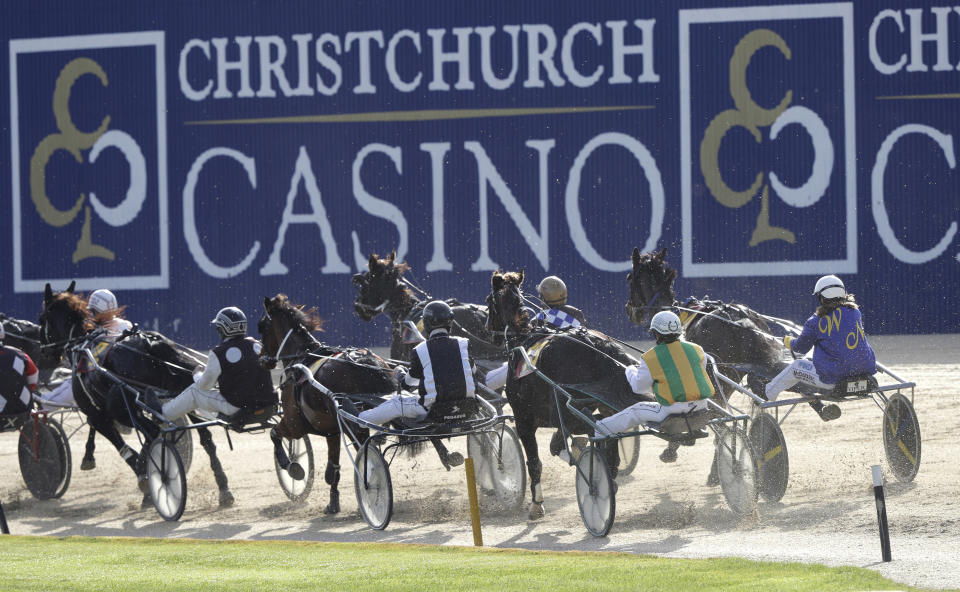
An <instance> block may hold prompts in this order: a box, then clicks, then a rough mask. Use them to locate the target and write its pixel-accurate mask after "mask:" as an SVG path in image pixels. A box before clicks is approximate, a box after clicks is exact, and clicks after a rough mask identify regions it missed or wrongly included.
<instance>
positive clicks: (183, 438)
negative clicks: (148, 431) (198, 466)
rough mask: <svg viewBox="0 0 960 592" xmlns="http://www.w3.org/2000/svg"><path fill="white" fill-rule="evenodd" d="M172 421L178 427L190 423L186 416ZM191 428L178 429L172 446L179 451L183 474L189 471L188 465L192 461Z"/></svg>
mask: <svg viewBox="0 0 960 592" xmlns="http://www.w3.org/2000/svg"><path fill="white" fill-rule="evenodd" d="M173 423H175V424H177V425H178V426H180V427H186V426H188V425H190V420H189V419H187V418H186V417H181V418H180V419H177V420H176V421H174V422H173ZM192 434H193V430H179V431H177V432H176V436H175V438H176V440H175V443H174V446H176V447H177V452H179V453H180V462H182V463H183V474H184V475H186V474H187V473H189V472H190V465H191V464H192V463H193V435H192Z"/></svg>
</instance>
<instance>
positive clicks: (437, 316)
mask: <svg viewBox="0 0 960 592" xmlns="http://www.w3.org/2000/svg"><path fill="white" fill-rule="evenodd" d="M452 325H453V309H452V308H450V305H449V304H447V303H446V302H444V301H443V300H434V301H433V302H431V303H429V304H427V306H426V308H424V309H423V330H424V331H426V333H427V337H429V336H430V333H432V332H433V330H434V329H446V330H447V331H449V330H450V327H451V326H452Z"/></svg>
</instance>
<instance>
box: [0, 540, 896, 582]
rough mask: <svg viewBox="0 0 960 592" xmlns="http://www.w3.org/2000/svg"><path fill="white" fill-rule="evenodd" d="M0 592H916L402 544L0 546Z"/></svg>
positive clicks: (601, 558) (710, 567)
mask: <svg viewBox="0 0 960 592" xmlns="http://www.w3.org/2000/svg"><path fill="white" fill-rule="evenodd" d="M0 565H2V568H0V590H4V591H5V590H43V591H48V590H78V591H87V590H89V591H96V592H103V591H110V590H125V591H127V590H132V591H136V592H147V591H152V590H162V591H164V592H173V591H177V592H180V591H187V590H197V591H200V592H212V591H215V590H231V591H233V590H250V591H257V592H260V591H262V590H290V591H294V590H296V591H300V590H335V591H340V590H366V591H371V592H386V591H391V590H416V591H421V590H444V591H450V592H457V591H463V592H478V591H483V590H491V591H496V592H504V591H506V590H524V591H527V590H547V591H550V592H557V591H560V590H577V591H586V590H603V591H610V590H617V591H619V590H682V591H689V590H764V591H767V590H778V591H779V590H810V591H821V590H913V589H914V588H909V587H906V586H903V585H901V584H896V583H894V582H892V581H890V580H887V579H885V578H883V577H881V576H880V575H879V574H877V573H874V572H872V571H869V570H866V569H860V568H856V567H825V566H822V565H807V564H800V563H761V562H757V561H747V560H745V559H664V558H659V557H651V556H645V555H632V554H629V553H606V552H579V551H562V552H554V551H522V550H513V549H494V548H479V549H477V548H470V547H449V546H432V545H406V544H364V543H315V542H296V541H204V540H192V539H145V538H85V537H68V538H56V537H35V536H0Z"/></svg>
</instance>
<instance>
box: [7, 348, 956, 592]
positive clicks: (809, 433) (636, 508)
mask: <svg viewBox="0 0 960 592" xmlns="http://www.w3.org/2000/svg"><path fill="white" fill-rule="evenodd" d="M871 343H872V344H873V345H874V347H875V349H876V350H877V353H878V358H879V360H880V361H881V362H883V363H884V364H886V365H887V366H889V367H890V368H891V369H892V370H893V371H894V372H895V373H897V374H899V375H901V376H902V377H903V378H904V379H906V380H911V381H914V382H916V383H917V389H916V395H915V407H916V410H917V414H918V416H919V422H920V428H921V433H922V437H923V443H922V462H921V468H920V472H919V474H918V475H917V478H916V480H915V481H914V482H913V483H906V484H904V483H898V482H897V481H896V480H895V479H894V478H893V476H892V473H891V472H890V471H889V469H888V467H887V466H886V463H885V458H884V451H883V444H882V438H881V419H882V414H881V412H880V410H879V409H878V408H877V406H876V405H874V404H873V403H871V402H870V401H863V402H854V403H847V404H844V406H843V416H842V417H841V418H840V419H838V420H836V421H834V422H830V423H823V422H821V421H820V419H819V418H818V417H817V416H816V415H815V414H814V413H813V412H812V411H811V410H810V409H809V408H808V407H806V406H802V407H798V408H797V409H796V410H795V411H794V412H793V414H792V415H791V416H790V417H789V418H788V419H787V421H786V422H785V424H784V426H783V430H784V434H785V437H786V441H787V443H788V451H789V461H790V483H789V487H788V488H787V491H786V494H785V495H784V497H783V500H782V501H780V502H777V503H770V502H765V501H763V500H761V501H760V504H759V507H758V510H757V512H756V513H755V514H754V515H752V516H748V517H746V518H738V517H737V516H736V515H734V514H733V513H732V512H731V511H730V509H729V508H728V507H727V505H726V502H725V500H724V498H723V495H722V493H721V492H720V489H719V488H709V487H706V486H705V482H706V477H707V473H708V471H709V467H710V462H711V459H712V455H713V445H712V442H711V440H704V441H701V442H700V443H699V444H698V445H697V446H695V447H692V448H687V447H684V448H681V450H680V459H679V460H678V462H676V463H675V464H672V465H665V464H662V463H661V462H660V461H659V460H658V459H657V455H658V454H659V452H660V450H661V449H662V443H661V442H660V441H659V440H658V439H656V438H653V437H647V438H645V439H643V441H642V443H641V448H640V450H641V457H640V461H639V464H638V466H637V468H636V470H635V471H634V472H633V473H632V474H631V475H629V476H627V477H624V478H622V479H621V480H620V481H621V482H620V488H619V493H618V494H617V497H616V505H617V508H616V522H615V523H614V525H613V529H612V530H611V532H610V534H609V536H607V537H603V538H594V537H592V536H591V535H590V534H589V533H588V532H587V531H586V529H585V528H584V526H583V523H582V521H581V518H580V514H579V510H578V506H577V500H576V496H575V488H574V474H575V473H574V470H573V469H572V468H570V467H568V466H566V465H565V464H564V463H563V462H562V461H560V460H559V459H558V458H556V457H550V456H549V453H548V452H546V450H547V443H548V441H549V437H550V432H549V431H546V430H541V431H540V432H539V442H540V446H541V451H542V456H541V458H542V459H543V462H544V472H543V491H544V498H545V500H546V501H545V508H546V512H547V514H546V516H545V517H544V518H543V519H541V520H538V521H529V520H528V519H527V508H526V503H527V502H529V499H530V494H529V491H528V492H527V502H525V504H524V507H522V508H521V509H519V510H518V511H516V512H512V513H510V514H509V515H484V516H483V541H484V544H485V545H487V546H498V547H514V548H524V549H553V550H596V551H625V552H631V553H653V554H658V555H663V556H668V557H707V556H738V557H746V558H754V559H764V560H784V561H800V562H817V563H825V564H829V565H854V566H861V567H868V568H870V569H873V570H876V571H878V572H880V573H882V574H883V575H884V576H887V577H889V578H891V579H893V580H896V581H898V582H902V583H905V584H911V585H918V586H926V587H934V588H960V463H958V458H960V413H958V407H960V365H958V361H960V335H936V336H889V337H882V336H876V337H872V338H871ZM734 403H735V404H740V405H741V406H743V407H745V405H742V404H743V401H739V400H736V399H735V400H734ZM67 427H68V428H69V429H77V428H79V427H80V420H79V419H78V418H77V417H76V416H73V417H71V418H70V419H69V420H68V421H67ZM68 431H69V430H68ZM214 437H215V441H216V443H217V445H218V448H219V452H220V458H221V460H222V462H223V465H224V468H225V470H226V472H227V475H228V477H229V479H230V485H231V489H232V491H233V493H234V495H235V496H236V500H237V501H236V505H234V506H233V507H231V508H228V509H220V508H218V503H217V491H216V486H215V484H214V481H213V474H212V472H211V471H210V468H209V465H208V464H207V461H206V456H205V455H204V454H203V453H202V450H201V449H200V447H199V445H197V446H196V449H195V453H194V463H193V466H192V468H191V469H190V471H189V473H188V479H187V482H188V499H187V506H186V511H185V513H184V515H183V517H182V518H181V520H180V521H179V522H176V523H169V522H164V521H163V520H162V519H161V518H160V517H159V516H158V515H157V514H156V512H155V511H154V509H153V508H152V507H150V508H148V509H145V510H141V509H140V500H141V495H140V493H139V491H138V490H137V488H136V484H135V481H134V477H133V474H132V473H131V472H130V470H129V469H128V468H127V467H126V466H125V465H124V464H123V463H122V461H121V460H120V457H119V456H118V455H117V453H116V452H115V451H114V450H113V448H112V447H111V446H110V445H109V444H108V443H107V442H106V441H105V440H104V439H102V438H98V440H97V443H98V449H97V463H98V465H97V468H96V469H95V470H93V471H83V472H81V471H80V470H79V466H80V457H81V456H82V454H83V443H84V441H85V438H86V427H83V428H82V429H80V431H79V432H78V433H76V434H74V435H73V436H72V437H71V445H72V446H71V448H72V452H73V479H72V482H71V484H70V487H69V490H68V491H67V492H66V494H65V495H64V496H63V497H62V498H61V499H59V500H50V501H39V500H36V499H34V498H33V497H31V495H30V493H29V492H28V491H27V489H26V487H25V485H24V484H23V482H22V479H21V477H20V470H19V466H18V462H17V453H16V450H17V434H16V433H0V501H2V502H3V504H4V508H5V509H6V514H7V519H8V521H9V524H10V528H11V530H12V532H14V533H16V534H45V535H56V536H70V535H84V536H99V535H109V536H115V535H119V536H150V537H195V538H216V539H290V540H314V541H388V542H400V543H429V544H446V545H472V544H473V538H472V531H471V526H470V518H469V512H468V503H467V494H466V479H465V476H464V471H463V468H462V467H461V468H457V469H454V470H453V471H451V472H447V471H445V470H444V469H443V467H442V466H441V465H440V463H439V461H438V460H437V458H436V455H435V454H434V453H433V452H432V451H427V452H424V453H423V454H421V455H420V456H418V457H415V458H407V457H405V456H403V457H398V458H397V459H396V460H395V461H394V462H393V465H392V467H391V471H390V473H391V477H392V480H393V490H394V511H393V519H392V521H391V523H390V525H389V527H388V528H387V529H386V530H385V531H373V530H370V529H369V528H368V527H367V526H366V524H365V523H364V522H363V520H362V518H361V517H360V516H359V514H358V512H357V505H356V498H355V495H354V489H353V477H352V474H351V472H350V471H349V470H345V471H344V476H343V479H342V481H341V483H340V490H341V503H342V512H341V513H340V514H339V515H336V516H326V515H324V514H323V512H322V509H323V507H324V506H325V505H326V503H327V498H328V493H327V491H328V488H327V486H326V485H325V484H324V483H323V468H324V462H325V458H326V444H325V443H324V441H323V440H322V439H321V438H316V437H315V438H313V446H314V451H315V453H316V456H317V474H316V481H315V484H314V489H313V492H312V493H311V495H310V498H309V500H308V501H307V502H305V503H294V502H290V501H288V500H287V498H286V497H285V496H284V495H283V493H282V491H281V490H280V487H279V485H278V482H277V477H276V474H275V472H274V464H273V457H272V449H271V444H270V440H269V438H268V437H267V435H266V434H261V435H234V436H233V445H234V450H233V451H230V450H229V449H228V446H227V439H226V437H225V436H224V433H223V431H222V430H220V431H217V432H215V434H214ZM131 438H132V437H131ZM451 448H452V449H455V450H461V451H463V452H464V453H465V452H466V450H465V442H464V440H463V439H462V438H461V439H455V440H453V441H451ZM342 460H343V462H344V466H345V467H346V466H347V465H346V456H345V455H344V457H343V459H342ZM874 464H883V466H884V474H885V475H886V477H887V479H888V483H887V486H886V494H887V511H888V515H889V523H890V536H891V541H892V544H891V546H892V554H893V561H892V562H891V563H881V562H880V545H879V540H878V537H877V524H876V511H875V508H874V501H873V488H872V485H871V477H870V466H871V465H874Z"/></svg>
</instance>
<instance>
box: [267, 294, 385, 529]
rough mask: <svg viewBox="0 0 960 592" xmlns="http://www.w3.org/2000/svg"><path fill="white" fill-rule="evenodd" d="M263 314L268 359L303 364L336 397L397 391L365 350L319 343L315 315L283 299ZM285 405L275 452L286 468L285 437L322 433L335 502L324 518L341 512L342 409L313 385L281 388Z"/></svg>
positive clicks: (269, 302)
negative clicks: (338, 419) (338, 414)
mask: <svg viewBox="0 0 960 592" xmlns="http://www.w3.org/2000/svg"><path fill="white" fill-rule="evenodd" d="M263 308H264V315H263V317H262V318H261V319H260V322H259V323H258V324H257V328H258V329H259V331H260V337H261V340H262V341H263V350H264V359H265V361H266V362H267V363H269V364H273V365H275V364H276V362H277V361H280V362H281V364H282V365H283V366H284V367H288V366H292V365H293V364H303V365H304V366H307V367H308V368H310V369H311V370H312V371H313V375H314V377H315V378H316V380H317V382H319V383H321V384H323V385H324V386H325V387H327V388H328V389H330V390H331V391H333V392H335V393H366V394H374V393H383V394H385V395H386V394H391V393H394V392H396V390H397V381H396V378H395V377H394V374H393V369H392V368H391V367H390V365H389V364H388V363H387V362H386V361H385V360H384V359H383V358H381V357H380V356H378V355H376V354H374V353H373V352H371V351H369V350H366V349H359V348H345V349H340V348H333V347H328V346H326V345H324V344H323V343H320V342H319V341H317V340H316V339H315V338H314V337H313V335H312V334H311V333H312V332H313V331H318V330H320V329H321V326H322V324H323V323H322V321H321V320H320V319H319V318H318V317H317V315H316V310H315V309H313V308H311V309H306V310H305V309H304V307H303V306H296V305H294V304H292V303H291V302H290V301H289V299H288V298H287V297H286V296H285V295H284V294H277V295H276V296H274V297H273V298H264V299H263ZM280 402H281V404H282V406H283V416H282V417H281V419H280V422H279V423H278V424H277V426H276V427H275V428H274V429H273V430H271V432H270V437H271V439H272V440H273V442H274V452H275V453H276V454H277V462H278V463H279V464H280V466H281V467H283V468H287V467H288V466H289V465H290V461H289V459H288V458H287V455H286V452H285V451H284V449H283V446H282V443H281V438H289V439H292V440H296V439H300V438H302V437H303V436H304V434H308V433H309V434H317V435H320V436H323V437H324V438H325V439H326V441H327V466H326V470H325V471H324V480H325V481H326V482H327V484H328V485H329V486H330V502H329V503H328V504H327V506H326V507H325V508H324V509H323V512H324V513H325V514H336V513H338V512H339V511H340V491H339V489H338V488H337V486H338V484H339V482H340V426H339V424H338V423H337V410H336V407H335V405H334V403H333V401H331V400H330V398H329V397H327V396H326V395H324V394H323V393H321V392H319V391H318V390H316V389H315V388H314V387H313V386H311V385H310V384H309V383H308V382H305V383H302V384H296V381H293V380H286V381H284V382H283V383H282V384H281V390H280Z"/></svg>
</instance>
